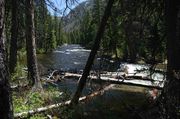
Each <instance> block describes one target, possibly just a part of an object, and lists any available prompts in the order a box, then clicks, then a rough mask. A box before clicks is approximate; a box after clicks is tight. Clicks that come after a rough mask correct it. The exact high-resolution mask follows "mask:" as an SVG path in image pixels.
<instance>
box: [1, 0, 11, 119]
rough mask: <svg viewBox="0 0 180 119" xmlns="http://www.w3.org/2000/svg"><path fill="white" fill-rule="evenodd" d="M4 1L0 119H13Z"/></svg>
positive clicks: (2, 4)
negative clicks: (6, 49)
mask: <svg viewBox="0 0 180 119" xmlns="http://www.w3.org/2000/svg"><path fill="white" fill-rule="evenodd" d="M4 28H5V26H4V0H1V1H0V119H13V110H12V109H13V108H12V97H11V93H10V85H9V79H10V78H9V73H8V69H7V66H6V56H5V54H6V51H5V36H4Z"/></svg>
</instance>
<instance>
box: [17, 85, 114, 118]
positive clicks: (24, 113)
mask: <svg viewBox="0 0 180 119" xmlns="http://www.w3.org/2000/svg"><path fill="white" fill-rule="evenodd" d="M113 86H114V84H111V85H108V86H106V87H105V88H103V89H101V90H99V91H95V92H93V93H92V94H90V95H87V96H83V97H81V98H79V101H80V102H82V101H86V100H89V99H91V98H93V97H95V96H97V95H102V94H103V93H104V92H105V91H107V90H109V89H110V88H112V87H113ZM70 102H71V100H68V101H65V102H62V103H57V104H52V105H48V106H45V107H40V108H37V109H34V110H29V111H24V112H20V113H15V114H14V118H20V117H25V116H27V115H28V116H29V115H33V114H36V113H40V112H44V111H47V110H50V109H54V108H58V107H62V106H67V105H69V104H70Z"/></svg>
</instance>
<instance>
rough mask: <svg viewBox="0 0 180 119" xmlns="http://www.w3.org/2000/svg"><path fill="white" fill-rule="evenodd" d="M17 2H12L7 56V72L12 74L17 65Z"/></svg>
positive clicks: (13, 0) (14, 0)
mask: <svg viewBox="0 0 180 119" xmlns="http://www.w3.org/2000/svg"><path fill="white" fill-rule="evenodd" d="M17 10H18V0H12V12H11V13H12V19H11V22H12V26H11V41H10V56H9V71H10V73H13V72H14V70H15V67H16V64H17V38H18V20H17V19H18V11H17Z"/></svg>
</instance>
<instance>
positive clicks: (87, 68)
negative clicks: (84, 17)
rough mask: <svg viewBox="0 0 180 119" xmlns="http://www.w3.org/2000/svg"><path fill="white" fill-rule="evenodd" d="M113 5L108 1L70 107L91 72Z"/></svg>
mask: <svg viewBox="0 0 180 119" xmlns="http://www.w3.org/2000/svg"><path fill="white" fill-rule="evenodd" d="M113 3H114V0H109V2H108V4H107V7H106V9H105V12H104V16H103V18H102V20H101V24H100V27H99V29H98V32H97V35H96V38H95V42H94V45H93V48H92V50H91V52H90V55H89V58H88V61H87V63H86V66H85V68H84V72H83V75H82V77H81V78H80V80H79V84H78V87H77V90H76V92H75V94H74V96H73V98H72V100H71V105H76V104H77V103H78V100H79V97H80V96H81V94H82V90H83V88H84V86H85V84H86V79H87V77H88V75H89V72H90V70H91V67H92V64H93V61H94V58H95V55H96V54H97V50H98V49H99V46H100V42H101V38H102V37H103V33H104V31H105V26H106V24H107V20H108V18H109V16H110V14H111V9H112V6H113Z"/></svg>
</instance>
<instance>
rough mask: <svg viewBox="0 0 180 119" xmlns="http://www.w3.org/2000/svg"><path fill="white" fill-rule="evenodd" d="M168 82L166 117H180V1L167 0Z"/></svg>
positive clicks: (168, 118)
mask: <svg viewBox="0 0 180 119" xmlns="http://www.w3.org/2000/svg"><path fill="white" fill-rule="evenodd" d="M166 23H167V55H168V56H167V59H168V66H167V82H166V84H165V88H164V91H163V93H164V100H163V104H164V108H165V113H164V116H165V117H164V118H165V119H179V118H180V2H179V0H166Z"/></svg>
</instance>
